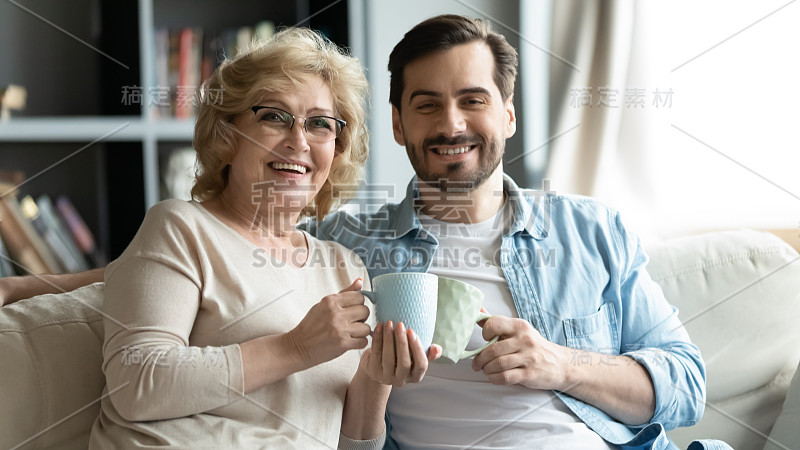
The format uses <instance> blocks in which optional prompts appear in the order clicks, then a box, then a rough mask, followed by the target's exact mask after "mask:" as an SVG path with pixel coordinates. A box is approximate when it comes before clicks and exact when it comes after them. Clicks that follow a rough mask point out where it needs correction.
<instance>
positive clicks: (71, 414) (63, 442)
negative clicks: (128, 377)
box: [0, 283, 105, 449]
mask: <svg viewBox="0 0 800 450" xmlns="http://www.w3.org/2000/svg"><path fill="white" fill-rule="evenodd" d="M103 286H104V285H103V283H95V284H92V285H89V286H86V287H82V288H80V289H77V290H75V291H72V292H67V293H63V294H46V295H41V296H38V297H33V298H29V299H26V300H21V301H19V302H17V303H14V304H12V305H8V306H4V307H2V308H0V361H2V362H3V378H4V380H3V382H2V383H0V399H2V402H0V448H12V447H13V448H51V447H53V448H55V447H57V448H75V449H78V448H82V449H85V448H86V447H87V446H88V443H89V434H90V432H91V428H92V424H93V423H94V421H95V419H96V418H97V416H98V414H99V412H100V401H99V400H100V396H101V395H102V391H103V387H104V386H105V378H104V377H103V372H102V370H101V363H102V358H103V355H102V344H103V317H102V314H101V312H100V311H101V309H102V305H103ZM20 444H23V445H21V446H20V447H16V446H19V445H20Z"/></svg>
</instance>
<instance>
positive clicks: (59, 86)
mask: <svg viewBox="0 0 800 450" xmlns="http://www.w3.org/2000/svg"><path fill="white" fill-rule="evenodd" d="M4 3H5V2H4ZM364 7H365V4H364V2H363V0H350V1H327V0H326V1H323V0H294V1H291V0H290V1H286V0H236V1H231V2H221V1H210V0H138V1H137V0H121V1H101V2H96V1H93V0H75V1H73V2H66V3H65V2H61V1H60V0H42V1H40V2H35V3H22V2H15V3H13V4H12V3H10V2H8V3H5V4H4V5H0V39H3V40H4V42H14V43H15V44H16V45H15V46H12V47H14V48H12V49H6V50H3V49H0V59H2V60H3V61H4V63H7V64H8V65H6V67H5V68H0V84H6V83H15V84H21V85H24V86H25V87H26V88H27V90H28V107H27V108H26V110H25V111H23V112H22V113H21V114H20V113H18V114H14V115H13V117H12V119H11V120H10V121H8V122H0V169H7V170H22V171H24V172H25V173H26V175H28V176H29V177H34V176H35V179H32V180H31V181H30V182H29V183H26V184H25V185H23V186H22V187H21V188H20V194H21V195H24V194H33V195H39V194H50V195H54V194H61V193H64V194H66V195H68V196H69V197H70V198H71V199H72V200H73V202H74V204H75V205H76V207H77V208H78V209H79V210H80V212H81V214H83V215H84V218H85V220H86V222H87V224H88V225H89V228H90V229H91V230H92V232H93V233H94V234H95V236H96V238H97V239H98V241H99V243H100V245H101V247H103V248H104V249H105V251H106V254H107V255H108V257H109V258H111V259H113V258H116V257H117V256H118V255H119V254H120V253H121V252H122V250H124V248H125V247H126V246H127V244H128V242H130V239H131V238H132V237H133V235H134V234H135V232H136V230H137V229H138V226H139V224H140V223H141V220H142V218H143V217H144V213H145V212H146V210H147V208H149V207H150V206H152V205H153V204H155V203H157V202H158V201H160V200H162V199H163V198H164V194H163V193H162V192H161V189H160V164H159V162H160V161H163V160H164V156H165V154H168V153H169V152H171V151H172V150H173V149H175V148H178V147H181V146H183V147H186V146H191V141H192V133H193V126H194V121H193V119H191V118H189V119H176V118H171V117H166V118H165V117H163V115H159V114H158V111H157V108H156V106H153V105H152V103H153V102H152V101H151V100H152V99H151V97H150V95H151V88H153V87H156V86H157V81H156V71H157V68H156V51H155V43H154V39H155V34H156V30H158V29H163V28H169V29H175V28H182V27H199V28H202V29H203V30H204V31H205V30H221V29H224V28H227V27H242V26H253V25H255V24H256V23H257V22H258V21H261V20H269V21H272V22H273V23H274V25H275V26H276V27H278V26H292V25H296V24H299V25H301V26H310V27H312V28H315V29H320V30H322V31H323V32H325V33H326V34H328V36H329V37H330V38H331V39H332V40H333V41H334V42H337V43H338V44H340V45H343V46H348V45H349V43H350V42H351V40H352V41H353V43H354V44H356V45H358V44H361V43H363V41H364V40H363V39H362V38H357V39H351V35H352V33H353V30H351V27H350V26H349V19H351V18H352V17H359V16H360V15H363V13H361V12H359V11H362V10H363V8H364ZM87 44H88V45H87ZM90 46H91V47H93V48H90ZM359 51H363V50H360V49H353V52H354V53H355V54H359ZM33 55H37V56H33ZM38 55H41V59H40V58H39V57H38ZM4 65H5V64H4ZM54 74H57V75H54ZM124 86H138V87H140V88H141V93H142V99H141V102H139V103H138V104H122V103H123V102H121V100H120V99H121V97H122V95H123V92H122V87H124ZM51 166H53V167H52V168H51Z"/></svg>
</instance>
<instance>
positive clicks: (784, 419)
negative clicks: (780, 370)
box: [764, 367, 800, 450]
mask: <svg viewBox="0 0 800 450" xmlns="http://www.w3.org/2000/svg"><path fill="white" fill-rule="evenodd" d="M798 443H800V367H798V370H797V372H795V374H794V379H793V380H792V384H791V386H790V387H789V393H788V394H787V395H786V401H785V402H784V403H783V410H782V411H781V415H780V416H779V417H778V420H776V421H775V426H774V427H772V432H771V433H770V434H769V441H768V442H767V445H766V447H764V450H779V449H785V448H791V447H790V446H793V445H797V444H798Z"/></svg>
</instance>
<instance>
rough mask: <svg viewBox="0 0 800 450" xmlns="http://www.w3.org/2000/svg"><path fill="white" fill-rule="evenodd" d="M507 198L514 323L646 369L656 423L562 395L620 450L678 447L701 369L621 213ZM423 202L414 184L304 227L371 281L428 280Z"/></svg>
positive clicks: (540, 198) (700, 387) (539, 197)
mask: <svg viewBox="0 0 800 450" xmlns="http://www.w3.org/2000/svg"><path fill="white" fill-rule="evenodd" d="M503 189H504V193H505V194H506V198H507V201H508V202H510V207H511V212H512V218H511V220H509V221H507V224H508V225H507V228H506V229H505V230H504V233H503V240H502V248H501V252H500V263H501V268H502V271H503V274H504V275H505V278H506V280H507V281H508V286H509V289H510V290H511V295H512V297H513V300H514V305H515V307H516V310H517V312H518V314H519V317H520V318H522V319H525V320H527V321H528V322H530V323H531V325H533V326H534V327H535V328H536V329H537V330H538V331H539V333H541V334H542V336H544V337H545V338H546V339H548V340H550V341H552V342H555V343H557V344H560V345H564V346H567V347H571V348H575V349H585V350H590V351H594V352H600V353H606V354H613V355H626V356H629V357H631V358H633V359H634V360H636V361H637V362H639V363H640V364H641V365H642V366H644V367H645V368H646V369H647V371H648V372H649V373H650V377H651V379H652V380H653V385H654V386H655V397H656V405H655V414H654V416H653V418H652V420H651V421H650V422H649V423H646V424H632V425H630V424H629V425H625V424H622V423H620V422H617V421H616V420H614V419H612V418H611V417H609V416H608V415H607V414H605V413H604V412H603V411H601V410H599V409H597V408H595V407H594V406H591V405H589V404H587V403H584V402H582V401H580V400H577V399H575V398H572V397H570V396H568V395H566V394H563V393H561V392H556V394H557V395H558V396H559V398H561V400H563V401H564V403H565V404H566V405H567V406H568V407H569V408H570V409H571V410H572V411H573V412H574V413H575V414H576V415H577V416H578V417H580V418H581V420H583V421H584V422H585V423H586V424H587V425H588V426H589V427H591V428H592V429H593V430H594V431H595V432H596V433H598V434H599V435H600V436H602V437H603V438H604V439H605V440H607V441H609V442H611V443H613V444H617V445H623V448H626V447H628V446H630V447H634V448H636V447H638V448H654V449H662V448H672V447H673V446H672V444H671V443H670V442H669V441H668V439H667V437H666V434H665V432H666V430H669V429H672V428H676V427H682V426H691V425H694V424H695V423H697V421H698V420H700V417H701V416H702V415H703V410H704V405H705V396H706V383H705V367H704V365H703V361H702V359H701V357H700V351H699V350H698V348H697V347H696V346H695V345H693V344H692V342H691V340H690V339H689V336H688V334H687V333H686V330H685V329H684V327H683V325H682V324H681V322H680V320H679V319H678V311H677V309H676V308H674V307H673V306H671V305H670V304H669V303H667V301H666V299H665V298H664V294H663V293H662V291H661V288H660V287H659V286H658V285H657V284H656V283H655V282H654V281H653V280H652V279H651V278H650V276H649V275H648V274H647V271H646V270H645V265H646V264H647V256H646V255H645V253H644V251H643V250H642V247H641V245H640V243H639V240H638V239H637V238H636V237H635V236H634V235H632V234H631V233H630V232H629V231H628V230H627V229H626V228H625V227H624V226H623V224H622V222H621V220H620V217H619V214H618V213H617V212H615V211H613V210H611V209H609V208H607V207H605V206H603V205H601V204H600V203H598V202H597V201H594V200H592V199H589V198H585V197H579V196H566V195H555V194H553V193H548V192H543V191H531V190H521V189H519V188H518V187H517V186H516V184H515V183H514V182H513V181H512V180H511V178H510V177H508V176H505V178H504V182H503ZM418 196H419V191H418V190H417V188H416V181H415V180H412V182H411V183H410V184H409V187H408V192H407V196H406V198H405V199H404V200H403V201H402V202H401V203H400V204H387V205H384V206H383V207H382V208H381V209H380V210H379V211H377V212H376V213H372V214H359V215H355V216H354V215H350V214H347V213H344V212H339V213H336V214H333V215H331V216H329V217H328V218H326V219H325V220H323V221H322V222H314V221H312V222H309V223H307V224H306V225H304V227H305V228H306V229H307V231H309V232H310V233H311V234H312V235H315V236H316V237H317V238H319V239H325V240H335V241H337V242H339V243H341V244H343V245H344V246H346V247H348V248H350V249H352V250H353V251H355V253H356V254H358V256H360V257H361V258H362V260H363V261H364V263H365V264H366V267H367V269H368V271H369V274H370V276H371V277H375V276H377V275H380V274H383V273H390V272H426V271H427V270H428V268H429V267H430V265H431V261H432V258H433V255H434V252H436V248H437V245H438V242H437V240H436V239H435V238H434V237H433V236H431V235H429V234H428V233H427V232H425V230H424V229H423V228H422V226H421V225H420V222H419V219H418V218H417V215H416V214H415V206H414V203H415V199H417V198H418ZM576 355H579V353H578V352H576ZM576 363H580V361H576ZM595 363H596V362H595ZM390 401H391V399H390ZM625 444H627V445H625Z"/></svg>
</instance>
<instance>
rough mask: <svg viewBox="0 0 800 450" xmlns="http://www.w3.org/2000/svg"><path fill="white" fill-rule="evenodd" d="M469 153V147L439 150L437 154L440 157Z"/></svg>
mask: <svg viewBox="0 0 800 450" xmlns="http://www.w3.org/2000/svg"><path fill="white" fill-rule="evenodd" d="M468 151H469V147H459V148H437V149H436V153H438V154H440V155H458V154H461V153H467V152H468Z"/></svg>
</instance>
